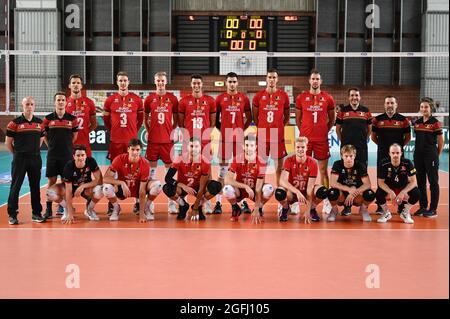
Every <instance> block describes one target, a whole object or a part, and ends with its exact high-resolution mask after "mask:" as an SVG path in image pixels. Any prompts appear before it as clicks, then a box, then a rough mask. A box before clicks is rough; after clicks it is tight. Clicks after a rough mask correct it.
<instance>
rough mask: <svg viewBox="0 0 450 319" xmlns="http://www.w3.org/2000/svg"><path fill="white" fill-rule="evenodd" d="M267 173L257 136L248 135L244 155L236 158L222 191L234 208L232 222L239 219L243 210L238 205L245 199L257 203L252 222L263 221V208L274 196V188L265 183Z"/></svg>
mask: <svg viewBox="0 0 450 319" xmlns="http://www.w3.org/2000/svg"><path fill="white" fill-rule="evenodd" d="M265 171H266V165H265V164H264V162H263V160H262V159H260V158H259V157H258V155H257V153H256V136H254V135H247V136H246V137H245V140H244V154H242V155H241V156H238V157H235V158H234V160H233V163H232V164H231V165H230V168H229V170H228V172H227V175H226V177H225V186H224V187H223V191H222V193H223V196H224V197H225V198H226V199H227V200H228V201H229V202H230V204H231V206H232V213H231V221H237V220H238V219H239V216H240V215H241V208H240V207H239V205H238V203H239V202H240V201H241V200H243V199H244V198H249V199H251V200H253V201H254V202H255V207H254V209H253V212H252V222H253V223H259V222H261V221H262V218H263V217H264V214H263V206H264V204H265V203H266V202H267V201H268V200H269V199H270V197H272V195H273V186H272V185H271V184H265V183H264V178H265V173H266V172H265Z"/></svg>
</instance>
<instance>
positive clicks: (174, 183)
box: [163, 137, 221, 220]
mask: <svg viewBox="0 0 450 319" xmlns="http://www.w3.org/2000/svg"><path fill="white" fill-rule="evenodd" d="M201 151H202V143H201V141H200V140H199V139H197V138H195V137H194V138H191V141H190V142H189V157H188V158H183V157H182V156H180V157H179V158H178V159H177V160H176V161H175V162H174V163H173V164H172V166H171V167H170V168H169V170H168V171H167V173H166V177H165V181H166V184H165V185H164V187H163V191H164V194H166V196H167V197H169V198H170V199H172V200H175V201H177V202H178V204H179V209H178V215H177V219H178V220H184V219H185V218H186V214H187V212H188V211H189V204H188V203H187V202H186V199H185V197H186V196H187V195H193V196H195V202H194V204H193V205H192V210H191V220H205V219H206V217H205V215H204V214H203V210H202V205H203V203H204V202H205V201H208V200H210V199H211V198H213V197H214V196H216V195H217V194H218V193H219V192H220V191H221V184H220V183H219V182H217V181H208V180H209V179H210V177H211V164H209V163H208V162H207V161H206V160H205V159H204V158H203V156H202V154H201ZM175 175H177V178H176V179H175V178H174V177H175Z"/></svg>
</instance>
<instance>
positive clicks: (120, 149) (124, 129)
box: [103, 71, 144, 212]
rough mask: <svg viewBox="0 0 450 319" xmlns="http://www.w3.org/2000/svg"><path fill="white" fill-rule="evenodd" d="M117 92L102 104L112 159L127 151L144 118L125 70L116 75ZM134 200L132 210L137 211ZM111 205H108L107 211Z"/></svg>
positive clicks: (142, 110) (137, 204)
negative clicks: (129, 87)
mask: <svg viewBox="0 0 450 319" xmlns="http://www.w3.org/2000/svg"><path fill="white" fill-rule="evenodd" d="M116 79H117V82H116V83H117V86H118V88H119V90H118V92H117V93H115V94H113V95H111V96H109V97H108V98H107V99H106V101H105V104H104V106H103V121H104V122H105V126H106V128H107V129H108V130H109V132H110V143H109V148H108V156H107V157H108V158H109V160H110V161H111V163H112V162H113V161H114V159H115V158H116V157H117V156H119V155H121V154H124V153H127V151H128V142H129V141H130V140H131V139H133V138H137V134H138V132H139V129H140V128H141V126H142V122H143V120H144V106H143V104H142V100H141V98H140V97H139V96H137V95H136V94H134V93H131V92H129V90H128V86H129V85H130V81H129V79H128V74H127V73H126V72H123V71H121V72H119V73H117V76H116ZM138 206H139V203H138V202H136V204H135V207H134V211H135V212H136V211H139V209H138V208H139V207H138ZM111 211H112V206H108V212H111Z"/></svg>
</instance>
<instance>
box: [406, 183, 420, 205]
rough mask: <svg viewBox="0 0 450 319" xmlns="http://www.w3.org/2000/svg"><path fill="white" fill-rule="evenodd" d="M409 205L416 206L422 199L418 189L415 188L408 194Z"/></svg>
mask: <svg viewBox="0 0 450 319" xmlns="http://www.w3.org/2000/svg"><path fill="white" fill-rule="evenodd" d="M408 196H409V198H408V203H409V204H411V205H414V204H415V203H417V202H418V201H419V199H420V191H419V189H418V188H417V187H414V188H413V189H411V190H410V191H409V192H408Z"/></svg>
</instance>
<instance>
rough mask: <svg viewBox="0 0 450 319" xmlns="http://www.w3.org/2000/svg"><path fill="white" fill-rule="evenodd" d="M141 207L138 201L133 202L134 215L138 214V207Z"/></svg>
mask: <svg viewBox="0 0 450 319" xmlns="http://www.w3.org/2000/svg"><path fill="white" fill-rule="evenodd" d="M140 208H141V207H140V205H139V202H136V203H134V206H133V213H134V214H135V215H139V209H140Z"/></svg>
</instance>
